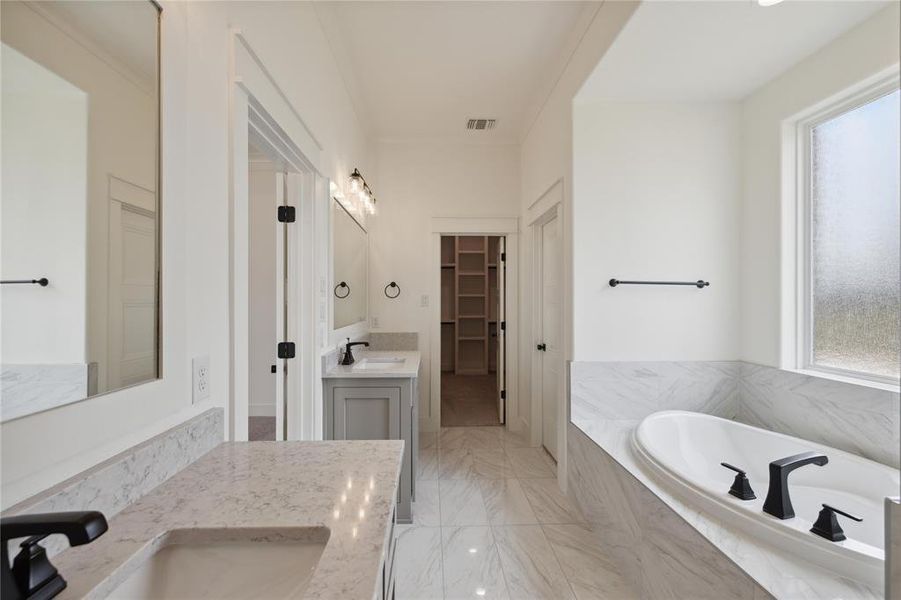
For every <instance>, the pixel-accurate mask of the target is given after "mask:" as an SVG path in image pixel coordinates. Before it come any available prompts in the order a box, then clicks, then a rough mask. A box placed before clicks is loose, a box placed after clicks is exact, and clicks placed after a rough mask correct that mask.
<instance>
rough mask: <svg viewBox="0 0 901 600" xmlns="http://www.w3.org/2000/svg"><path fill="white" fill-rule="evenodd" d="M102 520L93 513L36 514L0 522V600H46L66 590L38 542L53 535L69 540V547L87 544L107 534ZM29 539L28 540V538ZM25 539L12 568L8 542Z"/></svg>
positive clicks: (96, 513) (9, 518) (7, 518)
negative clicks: (56, 534)
mask: <svg viewBox="0 0 901 600" xmlns="http://www.w3.org/2000/svg"><path fill="white" fill-rule="evenodd" d="M107 527H108V526H107V523H106V518H105V517H104V516H103V513H99V512H97V511H80V512H58V513H39V514H33V515H17V516H15V517H3V518H2V519H0V545H2V547H0V555H2V556H0V595H2V596H3V600H38V599H40V600H47V599H49V598H53V597H54V596H56V595H57V594H59V593H60V592H61V591H63V590H64V589H66V580H65V579H63V576H62V575H60V574H59V572H58V571H57V570H56V567H54V566H53V565H52V564H51V563H50V559H48V558H47V553H46V551H45V550H44V547H43V546H41V545H40V544H39V543H38V542H40V541H41V540H42V539H44V538H45V537H47V536H48V535H50V534H53V533H61V534H63V535H65V536H66V537H67V538H69V544H70V545H72V546H81V545H82V544H89V543H90V542H93V541H94V540H96V539H97V538H98V537H100V536H101V535H103V534H104V533H105V532H106V530H107ZM29 536H30V537H29ZM23 537H27V538H28V539H26V540H25V541H24V542H22V543H21V544H20V548H21V550H20V551H19V554H17V555H16V559H15V560H14V561H13V564H12V567H10V564H9V541H10V540H14V539H16V538H23Z"/></svg>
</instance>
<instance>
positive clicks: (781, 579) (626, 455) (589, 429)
mask: <svg viewBox="0 0 901 600" xmlns="http://www.w3.org/2000/svg"><path fill="white" fill-rule="evenodd" d="M572 422H573V425H575V426H576V427H578V428H579V429H581V430H582V431H583V432H584V433H585V435H587V436H588V437H589V438H591V439H592V440H593V441H594V442H595V443H596V444H597V445H598V446H600V447H601V448H602V449H603V450H604V451H606V452H607V454H609V455H610V456H611V457H612V458H613V459H614V460H616V462H618V463H619V464H620V465H622V467H623V468H625V469H626V470H627V471H629V473H631V474H632V475H633V476H634V477H635V478H636V479H638V480H639V481H640V482H641V483H642V484H644V486H645V487H647V488H648V489H649V490H650V491H651V492H653V493H654V494H655V495H656V496H657V497H658V498H660V500H662V501H663V502H664V503H665V504H666V505H668V506H669V507H670V508H672V509H673V510H674V511H676V512H677V513H678V514H679V515H680V516H681V517H682V518H683V519H685V521H687V522H688V523H689V524H691V525H692V527H694V528H695V529H696V530H697V531H698V532H699V533H700V534H701V535H703V536H704V537H705V538H707V539H708V540H709V541H710V542H711V543H712V544H713V545H715V546H716V547H717V548H719V550H720V551H721V552H723V554H725V555H726V556H728V557H729V558H730V559H731V560H732V561H733V562H735V564H737V565H738V566H739V567H741V568H742V569H743V570H744V571H745V572H746V573H747V574H748V575H750V576H751V577H753V578H754V579H755V580H756V581H757V583H758V584H760V585H761V586H762V587H763V588H765V589H766V590H767V591H768V592H769V593H771V594H772V595H773V596H775V597H776V598H811V599H812V598H818V599H823V598H866V599H872V600H876V599H877V598H881V597H882V595H881V594H880V593H878V592H877V591H876V590H873V589H871V588H869V587H867V586H866V585H864V584H862V583H860V582H857V581H852V580H850V579H846V578H843V577H839V576H837V575H835V574H834V573H830V572H828V571H825V570H823V569H821V568H819V567H817V566H816V565H814V564H813V563H809V562H806V561H804V560H802V559H799V558H798V557H797V556H792V555H789V554H787V553H785V552H782V551H781V550H780V549H779V548H777V547H775V546H773V545H771V544H767V543H766V542H764V541H763V540H761V539H760V538H758V537H754V536H749V535H746V534H744V533H742V532H740V531H738V530H736V529H734V528H732V527H729V526H727V525H726V524H725V523H723V522H722V521H720V520H719V519H716V518H714V517H712V516H710V515H708V514H707V513H705V512H704V511H702V510H700V509H699V508H698V507H696V506H694V505H692V504H690V503H688V502H686V501H684V500H683V499H682V497H681V496H678V495H676V494H674V493H673V492H671V491H670V490H669V488H668V487H666V486H665V485H664V484H662V483H661V482H659V481H658V480H657V479H656V478H655V477H654V476H652V475H650V474H649V472H648V471H646V470H645V469H644V468H642V466H641V465H640V464H639V462H638V457H637V456H636V455H635V453H634V451H633V449H632V432H633V431H634V429H635V428H636V427H637V426H638V424H639V423H640V422H641V421H640V420H622V421H618V420H601V419H592V418H587V417H580V416H579V415H573V419H572Z"/></svg>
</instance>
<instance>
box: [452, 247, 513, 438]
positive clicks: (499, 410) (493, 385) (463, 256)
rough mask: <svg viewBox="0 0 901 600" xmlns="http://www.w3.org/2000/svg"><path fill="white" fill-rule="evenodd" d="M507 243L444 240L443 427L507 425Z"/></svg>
mask: <svg viewBox="0 0 901 600" xmlns="http://www.w3.org/2000/svg"><path fill="white" fill-rule="evenodd" d="M505 245H506V238H505V237H504V236H487V235H442V236H441V265H440V269H441V388H440V394H441V402H440V403H441V425H442V426H443V427H475V426H492V425H495V426H499V425H503V424H504V422H505V421H506V389H505V388H506V381H505V380H506V369H505V364H506V360H505V353H506V327H507V324H506V317H505V315H506V297H505V296H506V294H505V292H506V289H505V288H506V252H505Z"/></svg>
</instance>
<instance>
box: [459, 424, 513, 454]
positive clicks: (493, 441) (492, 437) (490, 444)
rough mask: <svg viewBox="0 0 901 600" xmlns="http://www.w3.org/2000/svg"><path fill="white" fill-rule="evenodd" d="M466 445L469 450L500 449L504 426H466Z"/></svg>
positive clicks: (502, 441) (501, 447)
mask: <svg viewBox="0 0 901 600" xmlns="http://www.w3.org/2000/svg"><path fill="white" fill-rule="evenodd" d="M466 437H467V447H468V448H469V449H470V450H502V449H503V448H504V428H503V427H501V426H495V427H467V428H466Z"/></svg>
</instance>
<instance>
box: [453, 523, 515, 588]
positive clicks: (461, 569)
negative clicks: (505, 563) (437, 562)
mask: <svg viewBox="0 0 901 600" xmlns="http://www.w3.org/2000/svg"><path fill="white" fill-rule="evenodd" d="M441 542H442V550H443V561H444V562H443V565H444V597H445V598H447V599H457V598H509V596H508V594H507V586H506V584H505V582H504V576H503V572H502V570H501V563H500V558H499V557H498V555H497V548H496V546H495V543H494V535H493V534H492V533H491V528H490V527H444V528H442V529H441Z"/></svg>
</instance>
